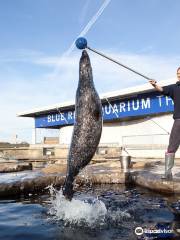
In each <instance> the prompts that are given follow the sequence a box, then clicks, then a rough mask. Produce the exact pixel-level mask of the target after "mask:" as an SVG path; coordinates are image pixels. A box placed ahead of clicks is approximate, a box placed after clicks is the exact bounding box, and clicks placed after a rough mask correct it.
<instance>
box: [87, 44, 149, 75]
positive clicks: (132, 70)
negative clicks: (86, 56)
mask: <svg viewBox="0 0 180 240" xmlns="http://www.w3.org/2000/svg"><path fill="white" fill-rule="evenodd" d="M86 48H87V49H89V50H90V51H92V52H95V53H97V54H98V55H100V56H102V57H104V58H106V59H108V60H110V61H111V62H114V63H116V64H118V65H120V66H121V67H124V68H126V69H128V70H130V71H131V72H133V73H135V74H138V75H139V76H141V77H143V78H145V79H147V80H151V79H152V78H149V77H147V76H145V75H144V74H142V73H140V72H137V71H136V70H134V69H132V68H130V67H128V66H126V65H124V64H122V63H120V62H118V61H117V60H115V59H113V58H111V57H108V56H106V55H105V54H103V53H101V52H99V51H97V50H95V49H93V48H90V47H88V46H87V47H86Z"/></svg>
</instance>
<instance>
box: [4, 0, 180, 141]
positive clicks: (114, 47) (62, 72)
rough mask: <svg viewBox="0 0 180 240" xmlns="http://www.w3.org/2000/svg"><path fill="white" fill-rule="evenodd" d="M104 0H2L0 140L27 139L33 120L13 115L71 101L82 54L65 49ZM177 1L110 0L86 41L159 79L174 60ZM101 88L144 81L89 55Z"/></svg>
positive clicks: (179, 55)
mask: <svg viewBox="0 0 180 240" xmlns="http://www.w3.org/2000/svg"><path fill="white" fill-rule="evenodd" d="M103 2H104V0H94V1H92V0H76V1H73V0H36V1H35V0H31V1H23V0H14V1H11V0H1V1H0V83H1V88H0V101H1V105H0V110H1V118H0V140H12V136H13V135H14V134H18V136H19V138H20V139H28V140H29V139H30V138H31V129H32V127H33V123H34V122H33V120H32V119H24V118H17V117H16V113H18V112H21V111H24V110H29V109H32V108H36V107H42V106H46V105H51V104H56V103H58V102H63V101H67V100H73V99H74V95H75V91H76V87H77V83H78V61H79V57H80V54H81V52H80V51H79V50H77V49H74V50H73V51H72V52H71V53H70V54H69V56H67V57H65V58H62V55H63V54H64V52H66V51H67V49H68V48H69V47H70V46H71V44H72V42H73V40H74V39H76V37H77V36H78V35H79V34H80V32H81V31H82V30H83V28H84V27H85V26H86V25H87V23H88V22H89V21H90V19H91V18H92V17H93V15H94V14H95V13H96V12H97V11H98V9H99V8H100V7H101V5H102V4H103ZM179 8H180V2H179V0H166V1H164V0H151V1H144V0H111V1H110V3H109V4H108V6H107V7H106V9H105V10H104V12H103V13H102V15H101V16H100V17H99V18H98V20H97V21H96V23H95V24H94V25H93V26H92V28H91V29H90V30H89V31H88V32H87V34H86V38H87V39H88V43H89V46H90V47H92V48H96V49H99V50H101V51H102V52H104V53H107V54H109V55H110V56H112V57H115V58H117V59H119V60H120V61H121V62H123V63H124V64H127V65H129V66H131V67H133V68H135V69H137V70H139V71H140V72H142V73H144V74H146V75H148V76H149V77H152V78H155V79H156V80H157V81H158V80H162V79H168V78H172V79H173V78H175V73H176V68H177V67H178V66H179V65H180V47H179V43H180V31H179V25H180V14H179ZM90 57H91V62H92V66H93V74H94V82H95V85H96V88H97V90H98V92H99V93H105V92H109V91H113V90H120V89H122V88H125V87H129V86H135V85H138V84H143V83H144V82H145V80H144V79H142V78H140V77H138V76H136V75H134V74H132V73H130V72H128V71H127V70H124V69H121V68H119V67H118V66H115V65H114V64H112V63H110V62H107V60H105V59H102V58H101V57H99V56H96V55H95V54H93V53H90Z"/></svg>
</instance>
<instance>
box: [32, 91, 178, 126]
mask: <svg viewBox="0 0 180 240" xmlns="http://www.w3.org/2000/svg"><path fill="white" fill-rule="evenodd" d="M173 110H174V103H173V100H172V99H171V98H170V97H167V96H163V95H160V94H159V93H157V92H151V93H144V94H137V95H136V96H133V97H129V98H125V99H118V100H114V101H110V100H107V101H106V102H105V103H103V104H102V111H103V120H104V121H108V120H118V119H119V120H120V119H123V118H127V117H137V116H143V115H144V116H145V115H152V114H158V113H165V112H172V111H173ZM74 119H75V111H74V109H71V110H66V111H61V112H58V111H57V112H56V113H53V114H47V115H43V116H40V117H36V118H35V127H36V128H46V127H58V126H63V125H73V124H74Z"/></svg>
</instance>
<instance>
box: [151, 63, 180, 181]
mask: <svg viewBox="0 0 180 240" xmlns="http://www.w3.org/2000/svg"><path fill="white" fill-rule="evenodd" d="M177 79H178V81H177V82H176V83H175V84H171V85H168V86H165V87H161V86H159V85H158V84H157V82H156V81H155V80H153V79H152V80H149V83H150V84H151V85H152V86H153V87H154V88H155V89H156V90H157V91H159V92H161V93H162V94H163V95H166V96H169V97H171V98H172V99H173V101H174V113H173V118H174V124H173V127H172V130H171V134H170V138H169V145H168V148H167V152H166V153H165V176H164V178H165V179H167V180H171V179H172V168H173V166H174V158H175V153H176V151H177V150H178V148H179V145H180V67H179V68H178V69H177Z"/></svg>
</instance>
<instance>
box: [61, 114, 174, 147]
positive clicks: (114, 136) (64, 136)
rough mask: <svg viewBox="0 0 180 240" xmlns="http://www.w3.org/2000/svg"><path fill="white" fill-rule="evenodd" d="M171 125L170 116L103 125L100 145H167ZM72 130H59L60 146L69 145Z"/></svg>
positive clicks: (63, 128)
mask: <svg viewBox="0 0 180 240" xmlns="http://www.w3.org/2000/svg"><path fill="white" fill-rule="evenodd" d="M156 123H157V124H158V125H160V126H158V125H157V124H156ZM172 124H173V118H172V114H166V115H159V116H156V117H151V118H141V119H137V120H128V121H120V122H111V123H104V125H103V131H102V136H101V140H100V144H118V145H120V146H122V145H167V144H168V139H169V135H168V133H167V132H170V131H171V127H172ZM161 127H162V128H163V129H162V128H161ZM72 130H73V126H65V127H62V128H61V129H60V144H70V141H71V136H72ZM166 131H167V132H166Z"/></svg>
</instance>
